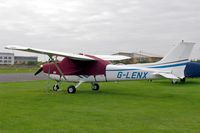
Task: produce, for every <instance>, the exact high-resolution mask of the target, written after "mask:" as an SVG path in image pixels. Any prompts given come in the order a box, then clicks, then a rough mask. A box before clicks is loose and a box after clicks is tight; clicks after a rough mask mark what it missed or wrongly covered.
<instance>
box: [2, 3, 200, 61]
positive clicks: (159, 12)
mask: <svg viewBox="0 0 200 133" xmlns="http://www.w3.org/2000/svg"><path fill="white" fill-rule="evenodd" d="M181 40H185V41H190V42H196V43H197V44H198V45H197V46H196V47H195V50H194V51H193V58H194V57H198V58H200V1H199V0H0V51H6V50H4V49H3V46H5V45H7V44H11V45H12V44H14V45H16V44H17V45H22V46H30V47H36V48H43V49H50V50H57V51H63V52H71V53H80V52H81V53H90V54H112V53H116V52H119V51H124V52H138V51H140V50H142V51H144V52H149V53H154V54H157V55H162V56H163V55H165V54H166V53H167V52H168V50H169V49H170V48H172V47H173V46H174V45H175V44H177V43H179V42H180V41H181ZM16 54H24V55H27V54H25V53H16Z"/></svg>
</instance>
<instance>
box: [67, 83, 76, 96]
mask: <svg viewBox="0 0 200 133" xmlns="http://www.w3.org/2000/svg"><path fill="white" fill-rule="evenodd" d="M67 92H68V93H69V94H73V93H75V92H76V88H75V86H73V85H71V86H69V87H68V88H67Z"/></svg>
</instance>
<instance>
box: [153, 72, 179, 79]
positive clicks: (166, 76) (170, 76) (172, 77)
mask: <svg viewBox="0 0 200 133" xmlns="http://www.w3.org/2000/svg"><path fill="white" fill-rule="evenodd" d="M154 75H158V76H162V77H164V78H168V79H179V78H178V77H176V76H175V75H173V74H171V73H164V72H158V73H154Z"/></svg>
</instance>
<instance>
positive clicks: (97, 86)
mask: <svg viewBox="0 0 200 133" xmlns="http://www.w3.org/2000/svg"><path fill="white" fill-rule="evenodd" d="M92 90H93V91H98V90H99V84H97V83H94V84H92Z"/></svg>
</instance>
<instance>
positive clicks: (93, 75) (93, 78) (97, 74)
mask: <svg viewBox="0 0 200 133" xmlns="http://www.w3.org/2000/svg"><path fill="white" fill-rule="evenodd" d="M96 60H97V61H94V62H84V61H74V60H71V59H69V58H65V59H63V60H62V61H61V62H58V63H57V65H58V67H59V69H60V70H61V71H59V70H58V68H57V67H56V66H55V63H50V64H46V65H44V70H43V71H44V72H45V73H46V74H48V75H49V76H50V78H51V79H54V80H57V81H68V82H80V81H83V82H109V81H127V80H147V79H157V78H162V77H161V76H159V75H156V74H155V71H154V70H155V69H156V70H158V71H161V72H166V73H173V71H172V70H173V69H176V68H179V69H180V68H181V67H183V68H184V67H185V64H186V63H187V62H188V60H181V61H177V62H169V63H146V64H129V65H113V64H111V63H110V62H108V61H104V60H101V59H96ZM169 68H170V69H169ZM181 69H182V68H181Z"/></svg>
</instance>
